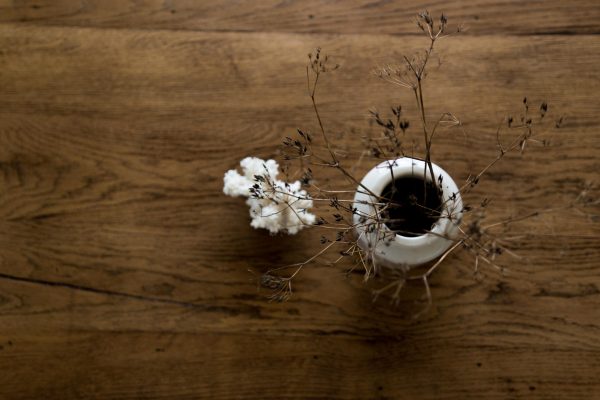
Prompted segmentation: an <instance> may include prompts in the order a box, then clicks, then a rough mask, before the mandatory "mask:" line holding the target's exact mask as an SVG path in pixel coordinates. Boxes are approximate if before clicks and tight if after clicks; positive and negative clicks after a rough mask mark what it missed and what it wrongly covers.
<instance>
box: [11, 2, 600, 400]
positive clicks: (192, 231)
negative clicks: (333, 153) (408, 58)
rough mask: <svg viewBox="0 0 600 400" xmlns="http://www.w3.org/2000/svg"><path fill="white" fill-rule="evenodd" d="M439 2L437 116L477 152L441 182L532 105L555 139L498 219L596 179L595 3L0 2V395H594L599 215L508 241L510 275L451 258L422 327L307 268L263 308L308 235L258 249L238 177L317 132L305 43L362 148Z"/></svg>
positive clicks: (511, 163) (597, 392) (404, 310)
mask: <svg viewBox="0 0 600 400" xmlns="http://www.w3.org/2000/svg"><path fill="white" fill-rule="evenodd" d="M442 6H443V7H444V8H443V11H444V12H446V13H447V14H448V15H449V17H450V20H451V22H458V21H463V22H464V23H465V25H467V26H468V27H469V30H468V31H467V33H465V34H464V35H463V36H461V37H456V38H449V39H448V40H446V41H445V43H443V44H442V45H441V50H440V51H441V54H442V57H443V58H442V59H443V63H442V66H441V68H439V69H437V68H435V69H434V70H433V71H432V73H431V76H430V78H429V81H428V82H427V86H426V93H427V100H428V104H429V106H428V107H429V109H430V111H431V113H432V115H434V113H436V112H442V111H447V110H450V111H453V112H454V113H456V114H457V115H459V116H461V117H462V118H463V120H464V121H465V126H466V127H467V129H468V130H469V132H470V135H469V141H468V142H465V141H464V140H463V138H462V137H461V136H460V135H458V134H455V135H451V134H447V135H442V136H440V137H439V138H438V141H437V142H436V144H435V148H434V154H433V157H434V161H437V162H438V163H439V164H440V165H442V166H443V167H444V168H445V169H447V170H448V171H449V172H450V173H451V174H452V175H453V176H454V177H456V179H457V180H463V181H464V179H465V178H466V177H467V174H468V172H469V168H474V169H477V168H481V167H483V166H484V165H485V164H486V163H487V161H488V160H490V159H491V158H492V157H494V156H495V152H496V148H495V127H496V125H497V123H498V121H499V119H500V117H501V116H502V115H503V114H504V113H506V112H514V111H515V110H518V109H519V107H520V102H521V99H522V97H523V96H524V95H527V96H529V98H530V99H531V101H532V102H534V103H535V102H537V103H539V102H540V101H542V100H547V101H548V102H549V104H550V107H551V111H555V110H560V112H561V113H562V114H564V115H565V116H566V118H565V123H564V125H563V127H562V128H561V130H559V131H557V132H550V133H549V134H548V136H547V137H548V138H550V139H551V140H552V146H550V147H547V148H536V149H531V151H529V152H527V153H526V154H525V155H524V156H523V157H519V156H510V157H509V158H508V159H507V160H505V161H506V162H503V163H501V164H499V165H497V166H495V167H494V168H493V170H492V171H491V174H490V175H489V177H488V179H487V180H484V181H482V184H481V187H480V188H478V190H479V192H478V194H477V196H481V197H480V198H483V197H489V198H490V199H492V205H493V207H490V218H502V217H503V216H506V215H511V214H512V215H517V214H519V213H523V212H527V211H530V210H532V209H540V208H546V207H549V206H554V205H557V206H560V205H564V204H568V203H569V202H570V201H571V200H572V199H573V198H575V197H576V196H577V194H578V193H579V192H580V191H581V189H582V185H584V184H585V182H589V181H596V182H598V181H599V179H598V178H599V175H598V171H599V170H600V158H599V154H600V153H599V151H600V121H599V119H598V111H599V108H598V90H599V89H600V78H599V75H598V65H600V37H599V36H598V35H597V34H598V33H600V22H599V21H600V19H599V17H600V5H598V3H597V2H596V1H576V2H562V1H547V2H535V3H525V2H506V1H503V2H497V1H494V2H492V1H476V2H461V1H449V2H444V3H443V4H442V3H439V4H438V3H436V4H432V3H427V2H422V1H414V2H411V3H410V4H405V3H404V2H387V1H379V2H367V1H350V2H329V1H327V2H325V1H324V2H304V1H269V2H260V3H258V2H237V1H209V2H195V1H175V0H173V1H141V2H127V1H99V0H98V1H67V0H60V1H45V0H40V1H35V2H34V1H16V2H12V1H2V2H0V9H1V10H2V13H1V14H0V15H1V16H0V21H1V22H0V67H1V69H0V87H1V88H2V90H0V110H1V111H0V112H1V118H0V169H1V174H0V370H1V371H2V373H1V374H0V398H1V399H40V398H45V399H54V398H56V399H71V398H98V399H138V398H148V399H158V398H165V399H167V398H168V399H192V398H213V399H230V398H253V399H267V398H273V399H292V398H294V399H306V398H314V399H320V398H331V399H353V398H360V399H442V398H443V399H481V398H486V399H512V398H527V399H564V398H573V399H575V398H582V399H594V398H600V379H599V375H600V318H599V317H600V262H599V261H598V260H599V258H600V226H599V224H598V221H599V219H598V214H599V213H600V211H599V209H598V207H597V206H596V207H592V208H588V209H587V212H588V214H587V215H582V214H581V213H579V212H577V211H576V210H574V209H567V210H563V211H560V212H556V213H551V214H544V215H541V216H539V217H538V218H534V219H530V220H527V221H524V222H523V223H521V224H519V225H516V226H515V227H514V229H515V234H519V235H522V236H523V238H522V240H520V241H519V242H518V243H516V246H515V248H514V251H515V252H517V253H518V254H519V255H520V256H521V257H523V259H522V260H516V259H512V258H510V257H505V258H504V259H503V262H504V263H505V265H506V266H507V267H508V269H509V273H508V274H507V275H506V276H500V275H499V274H496V273H494V272H492V271H488V273H486V275H485V278H484V279H483V280H481V281H478V280H476V279H474V278H473V274H472V268H473V263H472V259H471V258H470V257H469V256H468V255H467V254H457V255H455V256H452V257H450V259H449V260H448V262H447V263H446V264H445V266H444V267H443V268H441V269H440V270H439V271H438V272H437V273H436V274H435V275H434V277H433V279H432V281H431V284H432V294H433V297H434V305H433V307H432V309H431V310H430V311H429V312H428V313H426V314H425V315H423V316H422V317H421V318H419V319H416V320H415V319H413V318H411V315H413V314H414V313H415V312H416V311H418V309H419V307H420V306H421V304H420V303H418V302H417V304H415V301H413V300H414V296H413V298H412V300H411V296H410V295H407V298H406V299H405V300H404V301H403V302H402V303H401V304H400V306H399V307H398V308H393V307H391V306H390V305H389V304H387V302H386V301H378V302H376V303H372V301H371V294H370V287H368V286H365V285H363V283H362V280H361V276H360V274H352V275H351V276H350V277H346V275H345V273H344V272H345V267H344V266H343V265H342V266H339V267H331V266H327V265H324V264H316V265H314V266H312V267H310V268H307V269H306V271H304V272H303V274H302V275H300V276H299V279H298V280H297V281H296V282H295V292H294V295H293V297H292V298H291V300H290V301H289V302H288V303H284V304H277V303H269V302H268V301H266V299H265V296H266V295H267V294H268V293H266V292H265V291H264V290H261V291H259V290H257V284H256V275H255V274H256V273H260V272H261V271H265V270H266V269H268V268H269V267H275V266H279V265H284V264H287V263H292V262H298V261H301V260H303V259H306V258H307V257H309V256H310V255H312V254H314V253H315V252H316V251H317V250H318V249H319V248H320V245H319V243H318V235H317V234H315V233H314V232H310V231H309V232H307V231H304V232H302V233H301V234H299V235H297V236H293V237H283V236H277V237H270V236H269V235H268V234H267V233H265V232H261V231H255V230H252V229H251V228H250V227H249V224H248V222H249V219H248V215H247V209H246V207H245V205H244V204H243V201H241V200H239V199H232V198H227V197H225V196H223V195H222V193H221V189H222V176H223V173H224V171H226V170H227V169H229V168H234V167H236V165H237V163H238V162H239V160H240V159H241V158H243V157H245V156H247V155H257V156H261V157H274V156H277V154H278V144H279V143H280V142H281V138H282V137H284V136H285V135H288V134H290V133H293V132H294V129H295V128H296V127H298V126H302V127H306V128H309V129H311V128H312V129H314V128H315V122H314V117H313V115H312V113H311V108H310V103H309V100H308V98H307V97H306V93H305V80H304V79H305V76H304V73H305V71H304V63H305V61H306V54H307V53H308V51H310V49H311V48H313V47H315V46H322V47H323V48H324V49H325V50H326V51H327V52H328V53H329V54H330V55H332V56H333V57H335V58H336V59H337V61H338V62H339V63H340V64H341V69H340V70H339V71H337V72H336V73H335V74H332V75H330V76H327V78H326V79H325V80H324V81H323V86H322V87H321V89H320V90H321V91H320V93H321V94H320V96H321V97H320V101H321V104H322V112H323V116H324V120H325V123H326V125H327V126H329V127H331V126H334V127H335V129H334V130H335V131H337V132H345V133H346V134H347V135H346V136H345V137H344V143H346V144H347V145H348V146H349V147H350V148H353V146H356V145H357V144H358V143H359V142H360V139H359V138H358V136H360V134H355V135H352V134H348V133H350V132H353V131H354V130H359V131H360V130H362V129H365V128H366V127H367V122H366V115H367V112H366V111H367V110H368V109H369V108H370V107H373V106H375V107H378V108H381V109H384V108H385V107H387V106H388V105H391V104H397V103H398V102H400V103H402V104H403V106H404V107H405V109H406V112H407V113H408V114H409V115H410V114H411V113H412V115H414V107H413V106H412V104H411V101H412V99H411V97H410V95H409V93H403V92H401V91H399V90H398V89H397V88H395V87H391V86H389V85H386V84H384V83H382V82H380V81H378V80H377V79H376V78H374V77H373V76H372V75H371V74H370V71H371V70H372V68H373V67H374V66H376V65H378V64H383V63H386V62H390V61H394V60H397V59H398V58H399V57H400V55H401V54H404V53H407V52H408V53H410V52H412V51H413V50H415V49H417V48H419V47H420V46H422V45H423V43H424V42H423V39H422V38H421V37H420V36H417V35H415V34H414V33H415V31H414V28H413V27H414V24H412V23H411V21H410V18H411V16H412V15H413V14H414V13H415V12H416V11H418V10H420V9H423V8H425V7H427V8H429V9H430V10H431V11H436V12H437V11H441V7H442ZM415 122H416V119H415ZM368 167H369V165H363V166H361V168H362V169H359V172H358V173H357V174H358V175H360V174H362V173H363V172H365V171H366V170H367V169H368ZM595 193H596V194H597V193H598V192H597V191H596V192H595ZM473 199H478V197H473ZM346 267H347V266H346ZM248 270H251V271H254V274H252V273H250V272H248ZM411 290H412V291H413V292H415V293H417V292H418V291H419V288H418V287H415V288H412V289H410V290H409V292H410V291H411Z"/></svg>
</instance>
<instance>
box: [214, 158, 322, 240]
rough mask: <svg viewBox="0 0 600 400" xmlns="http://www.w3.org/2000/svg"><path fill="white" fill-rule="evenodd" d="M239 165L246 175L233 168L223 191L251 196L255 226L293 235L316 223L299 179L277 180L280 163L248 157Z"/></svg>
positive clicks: (235, 194)
mask: <svg viewBox="0 0 600 400" xmlns="http://www.w3.org/2000/svg"><path fill="white" fill-rule="evenodd" d="M240 166H241V167H242V171H243V175H240V174H239V173H238V171H236V170H234V169H232V170H229V171H227V172H226V173H225V177H224V178H223V182H224V186H223V192H224V193H225V194H226V195H229V196H232V197H238V196H244V197H248V200H247V201H246V204H248V206H250V217H252V222H250V225H251V226H252V227H254V228H257V229H258V228H264V229H268V230H269V232H271V233H272V234H275V233H278V232H286V233H288V234H290V235H294V234H296V233H297V232H298V231H299V230H301V229H302V228H304V227H305V226H307V225H312V224H314V223H315V220H316V217H315V215H314V214H311V213H309V212H308V209H309V208H311V207H312V206H313V202H312V200H311V199H310V196H309V195H308V194H307V193H306V191H305V190H302V189H301V185H300V182H299V181H296V182H294V183H287V182H283V181H280V180H277V175H278V174H279V165H277V162H276V161H275V160H268V161H264V160H261V159H260V158H256V157H246V158H244V159H243V160H242V161H241V162H240Z"/></svg>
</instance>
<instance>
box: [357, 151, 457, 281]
mask: <svg viewBox="0 0 600 400" xmlns="http://www.w3.org/2000/svg"><path fill="white" fill-rule="evenodd" d="M424 168H425V162H424V161H422V160H418V159H414V158H410V157H403V158H398V159H396V160H388V161H384V162H382V163H381V164H379V165H377V166H376V167H374V168H373V169H371V170H370V171H369V172H368V173H367V174H366V175H365V177H364V178H363V179H362V181H361V186H359V187H358V188H357V191H356V195H355V196H354V207H355V208H356V213H355V214H354V217H353V219H354V221H353V222H354V224H355V230H356V234H357V236H358V245H359V246H360V247H361V248H362V249H363V251H365V252H366V253H367V255H368V256H369V257H370V259H371V260H372V261H373V263H374V264H375V265H376V266H385V267H388V268H399V269H403V270H409V269H410V268H411V267H415V266H418V265H422V264H425V263H427V262H429V261H432V260H434V259H436V258H438V257H440V256H441V255H442V254H443V253H444V252H445V251H446V250H448V248H450V246H452V244H453V243H454V242H453V240H452V239H453V238H455V237H456V236H457V233H458V225H459V224H460V222H461V218H462V207H463V206H462V200H461V197H460V192H459V189H458V187H457V185H456V183H455V182H454V181H453V180H452V178H451V177H450V175H448V173H447V172H446V171H444V170H443V169H442V168H440V167H439V166H437V165H436V164H433V173H434V176H435V178H436V180H437V182H436V183H439V182H441V185H440V186H441V200H442V210H441V215H440V218H439V219H438V220H437V221H436V222H435V223H434V224H433V226H432V229H431V230H430V231H429V232H428V233H425V234H423V235H420V236H402V235H400V234H395V235H394V233H393V232H392V231H391V230H390V229H389V228H388V227H387V225H385V224H383V223H377V218H373V216H378V215H379V207H378V206H376V205H374V204H373V203H377V202H380V200H378V199H377V198H376V197H374V196H373V195H375V196H381V195H382V193H383V191H384V189H385V188H386V187H387V186H388V185H389V184H390V183H391V182H392V177H393V179H394V180H397V179H399V178H406V177H415V178H420V179H423V172H424ZM427 179H428V180H431V175H430V171H429V169H428V170H427ZM364 188H368V189H369V191H370V192H371V193H369V191H367V190H365V189H364ZM400 190H401V188H400Z"/></svg>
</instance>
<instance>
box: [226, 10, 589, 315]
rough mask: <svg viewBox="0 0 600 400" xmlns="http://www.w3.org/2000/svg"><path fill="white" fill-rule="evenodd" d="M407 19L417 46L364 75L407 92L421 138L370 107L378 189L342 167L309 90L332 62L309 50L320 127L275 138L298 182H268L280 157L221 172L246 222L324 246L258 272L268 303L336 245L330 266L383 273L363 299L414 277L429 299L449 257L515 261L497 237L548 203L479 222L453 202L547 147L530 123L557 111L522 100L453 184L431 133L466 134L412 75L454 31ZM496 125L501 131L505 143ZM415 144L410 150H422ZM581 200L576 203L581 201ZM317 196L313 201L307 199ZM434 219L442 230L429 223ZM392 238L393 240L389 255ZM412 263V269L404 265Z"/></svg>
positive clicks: (283, 295) (367, 145)
mask: <svg viewBox="0 0 600 400" xmlns="http://www.w3.org/2000/svg"><path fill="white" fill-rule="evenodd" d="M416 24H417V27H418V29H419V30H420V31H422V32H423V33H424V35H425V36H426V38H427V43H428V44H427V46H426V47H425V49H424V50H423V51H421V52H418V53H417V54H416V55H414V56H413V57H411V58H409V57H403V60H402V62H401V63H400V64H399V65H388V66H385V67H382V68H378V69H377V70H376V71H375V74H376V76H377V77H379V78H380V79H382V80H384V81H387V82H389V83H392V84H393V85H397V86H399V87H401V88H403V89H406V90H408V91H409V92H412V97H414V101H415V102H416V107H417V110H418V120H419V123H418V125H419V126H418V131H419V133H417V135H420V136H421V139H420V141H421V146H415V140H412V141H411V140H407V138H408V136H409V135H410V134H411V129H410V127H411V124H410V122H409V121H408V120H407V119H406V118H405V116H404V113H403V110H402V107H401V106H394V107H391V116H390V117H389V118H387V117H384V116H382V115H381V114H380V113H379V112H376V111H371V117H372V122H373V124H374V126H376V127H378V128H379V134H378V135H376V136H368V137H364V138H363V144H364V146H363V149H362V152H361V153H360V156H359V158H358V161H357V162H356V163H361V162H364V160H365V159H374V160H379V161H378V166H377V167H375V168H374V169H373V170H372V171H375V172H373V174H375V175H377V176H381V177H382V178H381V180H380V184H379V187H378V189H377V190H375V189H374V186H373V181H372V180H371V181H369V179H367V178H368V177H369V174H368V175H367V176H366V177H365V179H363V180H361V179H358V178H357V177H356V176H355V174H354V171H355V168H356V163H355V164H354V165H351V166H348V165H346V164H345V162H344V161H345V160H346V158H347V156H346V155H345V154H344V153H343V152H342V151H339V149H338V148H337V146H336V143H335V142H334V141H333V140H332V139H331V135H330V134H329V133H328V131H327V130H326V129H325V125H324V123H323V120H322V117H321V114H320V112H319V105H318V102H317V88H318V87H319V86H318V85H319V82H320V81H322V79H323V77H324V75H325V74H327V73H329V72H331V71H334V70H336V69H338V68H339V65H337V64H331V62H330V59H329V57H328V56H326V55H324V54H323V53H322V52H321V50H320V49H316V50H315V51H314V52H312V53H310V54H309V55H308V58H309V60H308V64H307V67H306V81H307V90H308V96H309V98H310V102H311V105H312V108H313V111H314V114H315V117H316V121H317V124H318V130H319V132H318V134H317V135H313V134H312V133H310V132H308V131H305V130H302V129H298V130H297V133H296V134H295V135H294V136H293V137H292V136H290V137H286V138H285V139H284V141H283V163H282V165H283V172H284V173H285V175H286V177H287V180H289V177H290V172H289V171H290V169H291V168H292V167H291V166H292V165H294V166H295V167H297V172H296V173H295V174H292V175H295V176H298V177H299V179H298V180H296V181H294V182H292V183H288V182H285V181H281V180H278V179H277V176H278V173H279V169H278V168H279V165H278V164H277V163H276V162H275V161H274V160H268V161H263V160H260V159H256V158H247V159H244V160H242V162H241V167H242V169H243V172H244V175H240V174H239V173H238V172H237V171H235V170H231V171H229V172H227V173H226V175H225V180H224V183H225V187H224V192H225V193H226V194H228V195H232V196H246V197H248V201H247V203H248V205H249V206H250V215H251V217H252V223H251V224H252V226H253V227H255V228H266V229H268V230H269V231H270V232H271V233H273V234H275V233H277V232H285V233H288V234H295V233H297V232H298V231H299V230H300V229H302V228H311V229H317V230H320V231H321V232H325V234H323V235H321V234H320V233H319V235H320V237H321V239H320V240H321V243H322V245H323V247H322V249H321V250H320V251H319V252H318V253H317V254H315V255H314V256H312V257H309V258H308V259H306V260H304V261H302V262H300V263H296V264H293V265H287V266H283V267H277V268H273V269H271V270H269V271H267V272H265V273H264V274H262V276H261V285H262V286H263V287H266V288H268V289H270V290H271V291H272V292H271V295H270V298H271V299H273V300H279V301H282V300H286V299H288V298H289V296H290V295H291V293H292V281H293V280H294V279H295V278H296V277H297V276H298V274H299V273H300V272H301V270H302V269H303V268H304V267H305V266H306V265H308V264H309V263H312V262H314V261H315V260H317V259H318V258H319V257H321V256H323V255H324V254H326V253H327V252H333V251H334V250H335V254H337V255H338V257H337V258H336V259H335V261H333V263H337V262H339V261H341V260H343V259H346V258H350V259H351V260H353V267H352V269H354V268H355V267H356V266H359V267H360V268H362V269H363V270H364V280H365V281H368V280H370V279H371V278H372V277H374V276H381V277H384V278H385V279H386V280H387V282H386V283H385V284H384V285H383V286H382V287H381V288H379V289H377V290H375V291H374V298H377V297H378V296H380V295H382V294H389V295H390V297H391V300H392V301H393V302H398V300H399V296H400V293H401V291H402V289H403V288H404V287H405V285H406V284H407V283H408V282H411V281H416V282H420V283H421V284H422V285H423V287H424V290H425V294H426V304H427V306H426V307H425V309H427V308H428V307H429V305H430V304H431V301H432V295H431V290H430V285H429V278H430V277H431V275H432V274H433V273H434V271H436V269H437V268H438V267H439V266H440V265H442V264H443V262H444V260H445V259H446V258H447V257H448V255H450V254H451V253H453V252H455V251H457V250H464V251H466V252H468V253H469V254H471V255H472V256H473V259H474V271H475V273H477V272H478V271H479V268H480V266H481V265H486V266H489V267H492V268H494V269H496V270H498V271H499V272H503V270H504V268H503V267H502V266H501V265H500V264H498V263H497V260H496V259H497V258H498V257H499V256H500V255H501V254H504V253H506V254H508V255H510V256H512V257H516V258H519V255H517V254H516V253H515V252H513V251H512V250H511V249H510V246H511V238H510V237H507V236H503V234H504V233H506V232H507V230H508V227H509V226H510V225H511V224H512V223H515V222H517V221H522V220H524V219H527V218H531V217H534V216H537V215H539V214H540V213H542V212H548V211H553V210H555V209H556V208H554V209H545V210H536V211H532V212H528V213H526V214H523V215H518V216H512V217H510V218H507V219H504V220H500V221H497V222H492V223H486V222H485V210H486V207H487V206H488V204H489V200H488V199H487V198H485V197H484V198H483V199H482V200H480V201H477V203H478V205H477V206H471V205H468V204H472V203H471V202H469V203H464V204H463V202H462V200H461V198H465V196H467V195H469V194H470V193H471V191H473V189H475V188H476V187H477V186H478V184H479V182H480V180H481V179H482V178H483V177H484V176H485V174H486V173H487V172H488V171H490V169H491V168H492V167H493V166H494V165H495V164H496V163H498V162H499V161H500V160H502V159H503V158H504V157H505V156H506V155H507V154H509V153H513V152H520V153H523V152H524V151H525V150H526V149H528V148H529V146H530V145H539V146H546V145H548V144H549V141H548V140H546V139H543V138H541V136H542V131H543V129H540V128H543V127H548V126H550V127H553V128H559V127H560V125H561V124H562V122H563V118H562V117H558V118H557V119H555V120H553V121H550V120H549V117H547V114H548V110H549V107H548V104H547V103H546V102H542V103H541V104H540V105H539V106H537V107H535V108H534V107H532V106H531V105H530V102H529V101H528V100H527V98H524V99H523V104H522V107H523V108H522V113H521V115H519V116H518V117H516V118H513V117H510V116H507V117H505V118H503V120H502V121H501V122H500V123H499V125H498V128H497V131H496V135H495V137H496V141H495V143H494V145H495V147H496V148H497V155H496V157H495V158H493V159H492V160H491V161H490V162H489V163H488V164H487V165H486V166H485V167H484V168H483V169H481V170H480V171H479V172H478V173H475V174H470V175H469V177H468V178H467V180H466V182H465V183H464V184H463V185H461V186H459V187H457V186H456V185H454V183H453V181H452V180H451V178H450V177H449V176H448V175H447V174H445V173H444V171H443V170H441V169H440V168H439V167H438V166H436V165H435V164H434V163H433V162H432V160H431V148H432V145H433V140H434V138H435V136H436V134H437V133H438V131H440V130H442V129H455V130H458V131H459V132H460V133H461V134H462V135H465V136H467V132H466V131H465V129H464V126H463V124H462V122H461V120H460V119H459V118H458V117H457V116H455V115H454V114H452V113H449V112H445V113H443V114H441V115H439V116H438V117H437V118H435V119H430V117H429V116H428V114H427V111H426V106H425V104H426V102H425V97H424V85H423V81H424V80H425V79H426V77H427V67H428V65H429V64H430V60H431V59H432V57H433V56H434V48H435V46H436V45H437V43H438V42H439V41H440V40H441V39H443V38H445V37H447V36H449V35H451V34H455V33H459V32H460V31H461V28H460V27H459V28H456V29H453V30H450V29H449V28H448V20H447V18H446V16H445V15H444V14H442V15H441V16H440V17H439V19H435V20H434V18H433V17H432V16H431V15H430V13H429V12H427V11H425V12H422V13H420V14H419V15H418V16H417V18H416ZM505 131H508V132H510V133H511V134H510V138H509V140H508V141H507V142H506V139H505V137H504V132H505ZM407 143H409V144H410V146H411V147H408V146H407ZM415 152H421V153H422V157H419V156H418V155H415ZM382 160H383V162H382ZM407 163H408V164H407ZM402 168H404V169H402ZM406 168H408V169H409V170H410V171H411V172H410V173H402V174H401V175H398V171H404V170H406ZM323 169H326V170H335V171H337V172H339V175H340V177H341V179H340V181H343V184H341V183H340V184H339V185H338V186H337V187H335V186H334V187H331V188H330V187H327V188H325V187H321V185H320V184H319V185H318V179H317V177H318V173H319V171H322V170H323ZM377 169H379V171H377ZM381 171H384V172H383V173H381ZM395 174H396V175H395ZM347 185H350V188H348V187H347ZM353 188H355V189H353ZM350 196H352V197H350ZM580 197H581V196H580ZM580 197H578V198H577V199H576V200H575V201H580V200H581V198H580ZM318 204H320V205H321V208H319V207H318V206H316V205H318ZM313 205H315V206H316V207H315V208H317V209H318V211H319V210H323V214H321V216H316V215H314V214H312V213H310V212H309V209H311V208H312V207H313ZM444 224H445V225H444ZM442 225H444V228H443V229H441V228H440V226H442ZM407 238H408V239H407ZM419 240H421V241H422V242H423V243H424V242H427V243H429V244H431V243H433V242H435V243H437V246H438V247H437V249H435V250H431V249H432V248H431V247H427V246H425V247H424V249H425V251H426V252H427V249H428V248H429V249H430V251H429V253H428V254H426V255H425V256H422V252H421V253H420V254H421V256H418V257H416V258H415V257H413V259H410V257H408V258H404V259H403V254H409V253H410V252H411V246H412V244H411V243H417V242H418V241H419ZM396 241H398V243H399V244H398V243H396ZM402 243H408V245H406V246H408V247H402V246H403V244H402ZM393 246H399V247H397V248H396V250H397V251H396V252H394V250H393ZM390 254H391V255H390ZM415 254H416V253H415ZM396 256H397V257H396ZM417 266H418V267H419V268H415V267H417ZM286 271H288V272H287V274H286ZM415 271H418V272H415ZM425 309H424V310H425ZM424 310H422V311H424Z"/></svg>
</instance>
